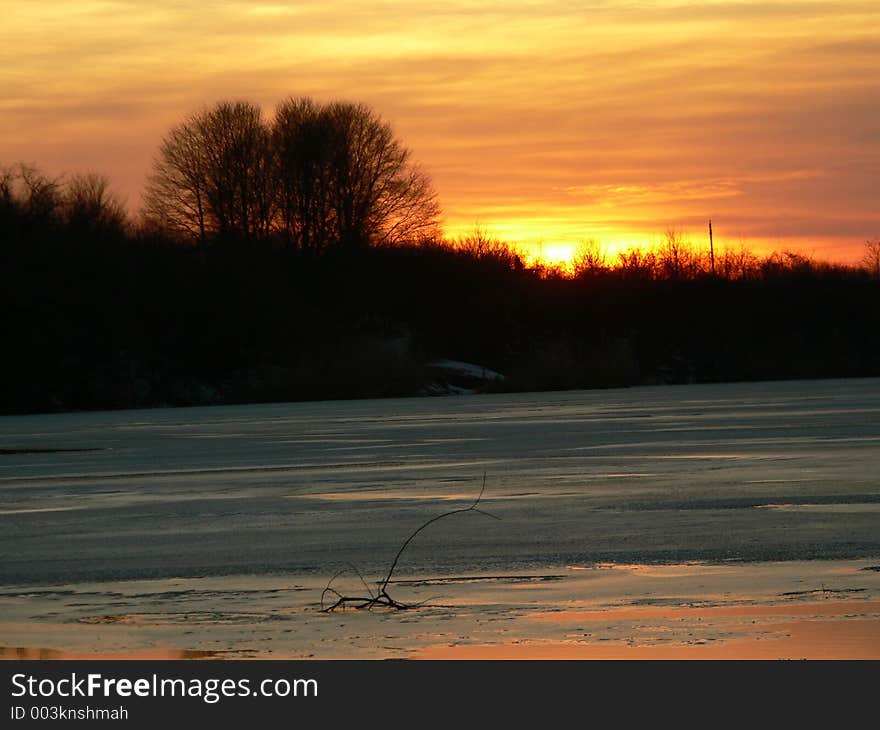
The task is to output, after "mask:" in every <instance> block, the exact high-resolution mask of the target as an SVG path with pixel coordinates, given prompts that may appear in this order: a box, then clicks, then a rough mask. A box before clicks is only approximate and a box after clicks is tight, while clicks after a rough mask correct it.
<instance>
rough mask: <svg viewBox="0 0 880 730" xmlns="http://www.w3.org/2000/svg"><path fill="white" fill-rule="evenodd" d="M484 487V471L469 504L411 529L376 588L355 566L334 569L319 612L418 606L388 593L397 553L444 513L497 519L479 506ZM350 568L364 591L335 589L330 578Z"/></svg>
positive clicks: (398, 560) (342, 573)
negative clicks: (360, 593)
mask: <svg viewBox="0 0 880 730" xmlns="http://www.w3.org/2000/svg"><path fill="white" fill-rule="evenodd" d="M485 491H486V474H485V472H484V473H483V486H482V487H481V488H480V493H479V494H478V495H477V498H476V499H475V500H474V503H473V504H472V505H471V506H470V507H463V508H461V509H454V510H451V511H449V512H444V513H443V514H441V515H437V516H436V517H432V518H431V519H430V520H428V521H427V522H425V523H424V524H422V525H421V526H420V527H418V528H417V529H416V530H415V531H413V533H412V534H411V535H410V536H409V537H408V538H406V540H404V542H403V544H402V545H401V546H400V550H398V551H397V555H395V556H394V560H393V561H392V563H391V567H390V568H389V569H388V574H387V575H386V576H385V578H384V579H383V580H382V581H381V582H380V583H379V584H378V589H377V590H376V591H375V592H374V591H373V590H372V589H371V588H370V586H369V584H368V583H367V581H366V580H364V577H363V575H362V574H361V572H360V571H359V570H358V569H357V567H356V566H354V565H352V564H348V565H347V566H346V567H345V568H343V569H342V570H340V571H339V572H337V573H336V574H335V575H334V576H333V577H332V578H331V579H330V580H329V581H328V583H327V586H326V587H325V588H324V590H323V591H322V592H321V611H322V612H323V613H330V612H331V611H334V610H335V609H337V608H345V607H346V606H353V607H354V608H356V609H364V608H365V609H367V610H370V609H372V608H375V607H385V608H395V609H397V610H398V611H403V610H406V609H410V608H418V606H419V605H421V604H417V603H416V604H408V603H401V602H400V601H397V600H395V599H394V598H392V597H391V596H390V595H389V594H388V584H389V583H390V582H391V577H392V576H393V575H394V570H395V568H397V563H398V562H400V556H401V555H403V551H404V550H406V548H407V546H408V545H409V544H410V543H411V542H412V541H413V539H414V538H415V537H416V535H418V534H419V533H420V532H421V531H422V530H424V529H425V528H426V527H428V526H430V525H433V524H434V523H435V522H439V521H440V520H442V519H444V518H446V517H452V516H453V515H460V514H464V513H465V512H475V513H477V514H481V515H484V516H486V517H491V518H492V519H493V520H500V519H501V518H500V517H497V516H495V515H493V514H490V513H489V512H486V511H485V510H482V509H480V508H479V504H480V501H481V500H482V499H483V492H485ZM349 571H352V572H353V573H355V574H356V575H357V576H358V578H359V579H360V581H361V583H362V584H363V586H364V588H365V589H366V591H367V594H368V595H366V596H347V595H344V594H342V593H340V592H339V591H337V590H336V589H335V588H334V587H333V582H334V581H335V580H336V579H337V578H339V577H340V576H342V575H344V574H345V573H347V572H349ZM328 597H329V599H330V600H333V602H332V603H329V605H325V604H327V603H328Z"/></svg>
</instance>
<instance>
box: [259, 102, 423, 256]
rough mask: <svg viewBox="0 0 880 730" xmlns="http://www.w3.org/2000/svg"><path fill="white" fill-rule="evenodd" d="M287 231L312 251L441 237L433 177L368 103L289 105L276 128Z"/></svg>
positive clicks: (278, 114)
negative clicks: (438, 230)
mask: <svg viewBox="0 0 880 730" xmlns="http://www.w3.org/2000/svg"><path fill="white" fill-rule="evenodd" d="M273 140H274V142H275V146H276V159H277V164H278V167H277V172H278V190H279V191H280V195H281V198H282V199H281V204H280V208H281V210H282V212H283V215H282V227H283V230H284V231H285V234H286V235H287V236H288V238H289V240H294V241H296V242H297V243H298V245H299V246H301V247H302V248H304V249H306V250H320V249H322V248H326V247H328V246H334V245H335V246H342V247H349V248H350V247H358V246H366V245H370V244H377V245H381V244H394V243H400V242H402V241H411V240H415V239H419V238H423V237H428V236H430V235H432V234H434V233H436V231H437V225H438V224H437V219H438V216H439V214H440V207H439V205H438V203H437V196H436V193H435V192H434V189H433V187H432V185H431V182H430V179H429V178H428V176H427V175H426V174H425V173H424V171H422V170H421V169H420V168H418V167H417V166H416V165H414V164H412V162H411V160H410V157H411V153H410V151H409V150H408V149H407V148H406V147H404V146H403V145H402V143H401V142H400V141H398V140H397V139H396V138H395V137H394V133H393V131H392V129H391V126H390V125H389V124H388V123H387V122H385V121H383V120H382V119H381V117H379V116H378V115H377V114H376V113H375V112H374V111H372V110H371V109H370V108H369V107H367V106H365V105H364V104H351V103H342V102H340V103H334V104H329V105H325V106H320V105H317V104H315V103H314V102H313V101H312V100H311V99H289V100H287V101H285V102H283V103H282V104H281V105H280V106H279V107H278V110H277V112H276V116H275V124H274V128H273Z"/></svg>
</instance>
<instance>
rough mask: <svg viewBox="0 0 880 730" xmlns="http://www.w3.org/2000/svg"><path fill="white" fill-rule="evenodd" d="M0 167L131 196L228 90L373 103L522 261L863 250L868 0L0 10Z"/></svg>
mask: <svg viewBox="0 0 880 730" xmlns="http://www.w3.org/2000/svg"><path fill="white" fill-rule="evenodd" d="M2 6H3V7H2V10H3V18H4V26H5V31H6V32H5V33H4V42H3V44H2V46H0V89H2V90H3V93H2V94H0V163H2V164H10V163H13V162H16V161H25V162H32V163H35V164H37V165H39V166H41V167H43V168H44V169H46V170H47V171H49V172H52V173H55V174H57V173H61V172H65V171H78V170H97V171H100V172H103V173H106V174H107V175H108V176H109V177H110V179H111V181H112V183H113V185H114V186H115V188H116V189H117V190H118V191H119V192H120V194H121V195H122V196H123V197H125V198H126V199H127V201H128V205H129V207H130V209H131V210H132V211H137V209H138V208H139V206H140V196H141V192H142V190H143V186H144V182H145V178H146V175H147V173H148V171H149V168H150V164H151V160H152V157H153V155H154V154H155V152H156V150H157V148H158V146H159V142H160V140H161V138H162V136H163V134H164V133H165V132H166V131H167V129H168V128H169V127H170V126H171V125H173V124H175V123H177V122H178V121H179V120H181V119H182V118H183V117H185V116H186V115H187V114H189V113H191V112H192V111H194V110H197V109H199V108H201V107H203V106H204V105H208V104H212V103H213V102H215V101H217V100H219V99H248V100H251V101H254V102H256V103H259V104H260V105H261V106H262V108H263V110H264V112H265V113H266V114H267V115H269V114H271V112H272V109H273V107H274V105H275V104H276V103H277V102H278V101H280V100H281V99H283V98H285V97H288V96H301V95H309V96H313V97H315V98H316V99H320V100H327V99H336V98H341V99H351V100H358V101H364V102H366V103H368V104H370V105H371V106H373V107H374V108H375V109H376V110H378V111H379V112H380V113H381V114H382V115H383V116H384V117H385V118H386V119H387V120H389V121H390V122H391V123H392V124H393V126H394V128H395V131H396V132H397V134H398V136H399V137H400V138H401V139H402V140H403V141H404V143H405V144H406V145H407V146H409V147H410V148H411V149H412V151H413V155H414V157H415V159H416V160H418V161H419V162H420V163H421V165H422V166H423V167H424V168H425V169H426V170H427V171H428V172H429V174H430V175H431V177H432V179H433V180H434V184H435V186H436V188H437V191H438V194H439V198H440V203H441V205H442V207H443V211H444V225H445V227H446V231H447V233H448V234H449V235H450V236H456V235H463V234H466V233H467V232H468V231H469V230H472V229H473V227H474V225H475V224H476V223H477V222H479V223H480V224H481V225H484V226H485V227H486V229H487V230H488V231H489V232H490V233H491V234H492V235H495V236H497V237H499V238H502V239H504V240H508V241H510V242H512V243H514V244H518V245H519V246H520V247H521V248H522V250H523V251H524V252H526V253H527V254H528V255H530V256H531V257H537V258H541V259H543V260H545V261H548V262H551V263H553V262H564V261H566V260H568V259H570V257H571V255H572V252H573V251H574V250H575V249H576V247H577V246H578V245H579V244H580V243H581V242H583V241H586V240H588V239H592V240H595V241H597V242H599V243H600V244H601V245H602V246H603V247H604V248H605V249H606V250H607V251H608V252H609V253H610V254H612V255H613V254H614V253H615V252H616V251H617V250H620V249H622V248H626V247H627V246H630V245H634V244H640V245H646V246H649V245H651V244H652V243H656V242H659V241H660V240H661V239H662V236H663V232H664V231H665V230H666V229H667V227H669V226H676V227H680V229H681V230H682V232H683V234H684V235H685V236H686V237H687V238H688V239H689V240H690V241H691V242H692V243H693V244H695V245H700V246H703V245H707V243H708V241H707V235H706V223H707V221H708V219H710V218H711V219H712V220H713V224H714V226H715V234H716V245H719V246H723V245H730V246H738V245H739V244H740V243H741V242H744V243H746V244H747V245H749V246H752V247H753V248H755V249H757V250H771V249H781V248H792V249H797V250H799V251H802V252H804V253H807V254H815V255H817V256H820V257H824V258H830V259H834V260H841V261H855V260H857V259H858V257H859V256H860V255H861V248H862V245H863V243H864V241H865V240H866V239H868V238H874V237H876V236H878V235H880V206H878V205H877V183H878V180H880V136H878V129H880V127H878V122H877V120H878V119H880V75H878V73H877V71H878V67H880V5H878V4H877V2H876V0H841V1H840V2H834V3H828V2H818V1H815V0H794V1H790V0H786V1H779V0H771V1H770V2H767V1H764V0H761V1H760V2H759V1H755V0H735V1H734V0H712V1H710V2H691V1H690V0H656V1H655V2H650V3H643V4H634V3H630V2H623V1H622V0H605V1H601V0H595V1H592V2H585V3H575V2H569V1H568V0H551V1H549V2H538V1H535V0H507V1H505V2H470V1H465V0H450V2H446V3H442V4H436V3H426V2H421V0H415V1H414V2H411V3H397V2H389V1H383V0H379V1H378V2H373V3H369V4H366V3H356V2H353V1H351V0H342V1H340V2H317V1H316V0H305V1H304V2H299V3H296V4H293V3H267V2H223V3H205V2H195V1H194V0H184V1H175V2H169V1H167V0H157V1H156V2H153V3H149V4H144V3H141V2H134V1H133V0H94V1H88V2H86V1H76V2H74V1H70V2H41V3H21V2H14V3H13V2H5V3H3V4H2Z"/></svg>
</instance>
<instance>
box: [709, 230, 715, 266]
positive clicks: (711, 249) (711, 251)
mask: <svg viewBox="0 0 880 730" xmlns="http://www.w3.org/2000/svg"><path fill="white" fill-rule="evenodd" d="M709 260H710V261H711V262H712V276H715V246H714V244H713V242H712V220H711V218H710V219H709Z"/></svg>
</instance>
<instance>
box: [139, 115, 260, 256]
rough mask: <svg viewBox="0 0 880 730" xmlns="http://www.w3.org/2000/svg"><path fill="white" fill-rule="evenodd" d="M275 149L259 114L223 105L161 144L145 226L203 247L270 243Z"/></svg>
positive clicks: (191, 120)
mask: <svg viewBox="0 0 880 730" xmlns="http://www.w3.org/2000/svg"><path fill="white" fill-rule="evenodd" d="M270 171H271V146H270V144H269V134H268V130H267V129H266V127H265V125H264V124H263V121H262V115H261V112H260V109H259V107H256V106H254V105H253V104H249V103H247V102H241V101H240V102H221V103H219V104H217V105H216V106H215V107H213V108H212V109H205V110H202V111H201V112H198V113H196V114H193V115H192V116H191V117H190V118H189V119H187V120H186V121H185V122H183V123H182V124H180V125H178V126H176V127H174V128H173V129H171V131H170V132H169V133H168V134H167V135H166V137H165V139H164V140H163V141H162V146H161V147H160V150H159V154H158V156H157V158H156V160H155V161H154V165H153V173H152V175H151V176H150V179H149V182H148V186H147V192H146V195H145V213H146V215H147V217H148V219H150V220H152V221H153V222H155V223H158V224H159V225H160V226H161V227H162V228H167V229H170V230H172V231H176V232H178V233H184V234H188V235H189V236H192V237H194V238H196V239H197V240H204V239H205V238H206V236H207V235H208V234H218V235H220V236H225V237H230V236H232V237H237V238H242V239H254V238H263V237H266V236H268V234H269V228H270V224H271V220H272V215H273V205H274V192H273V190H272V184H271V176H270Z"/></svg>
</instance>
